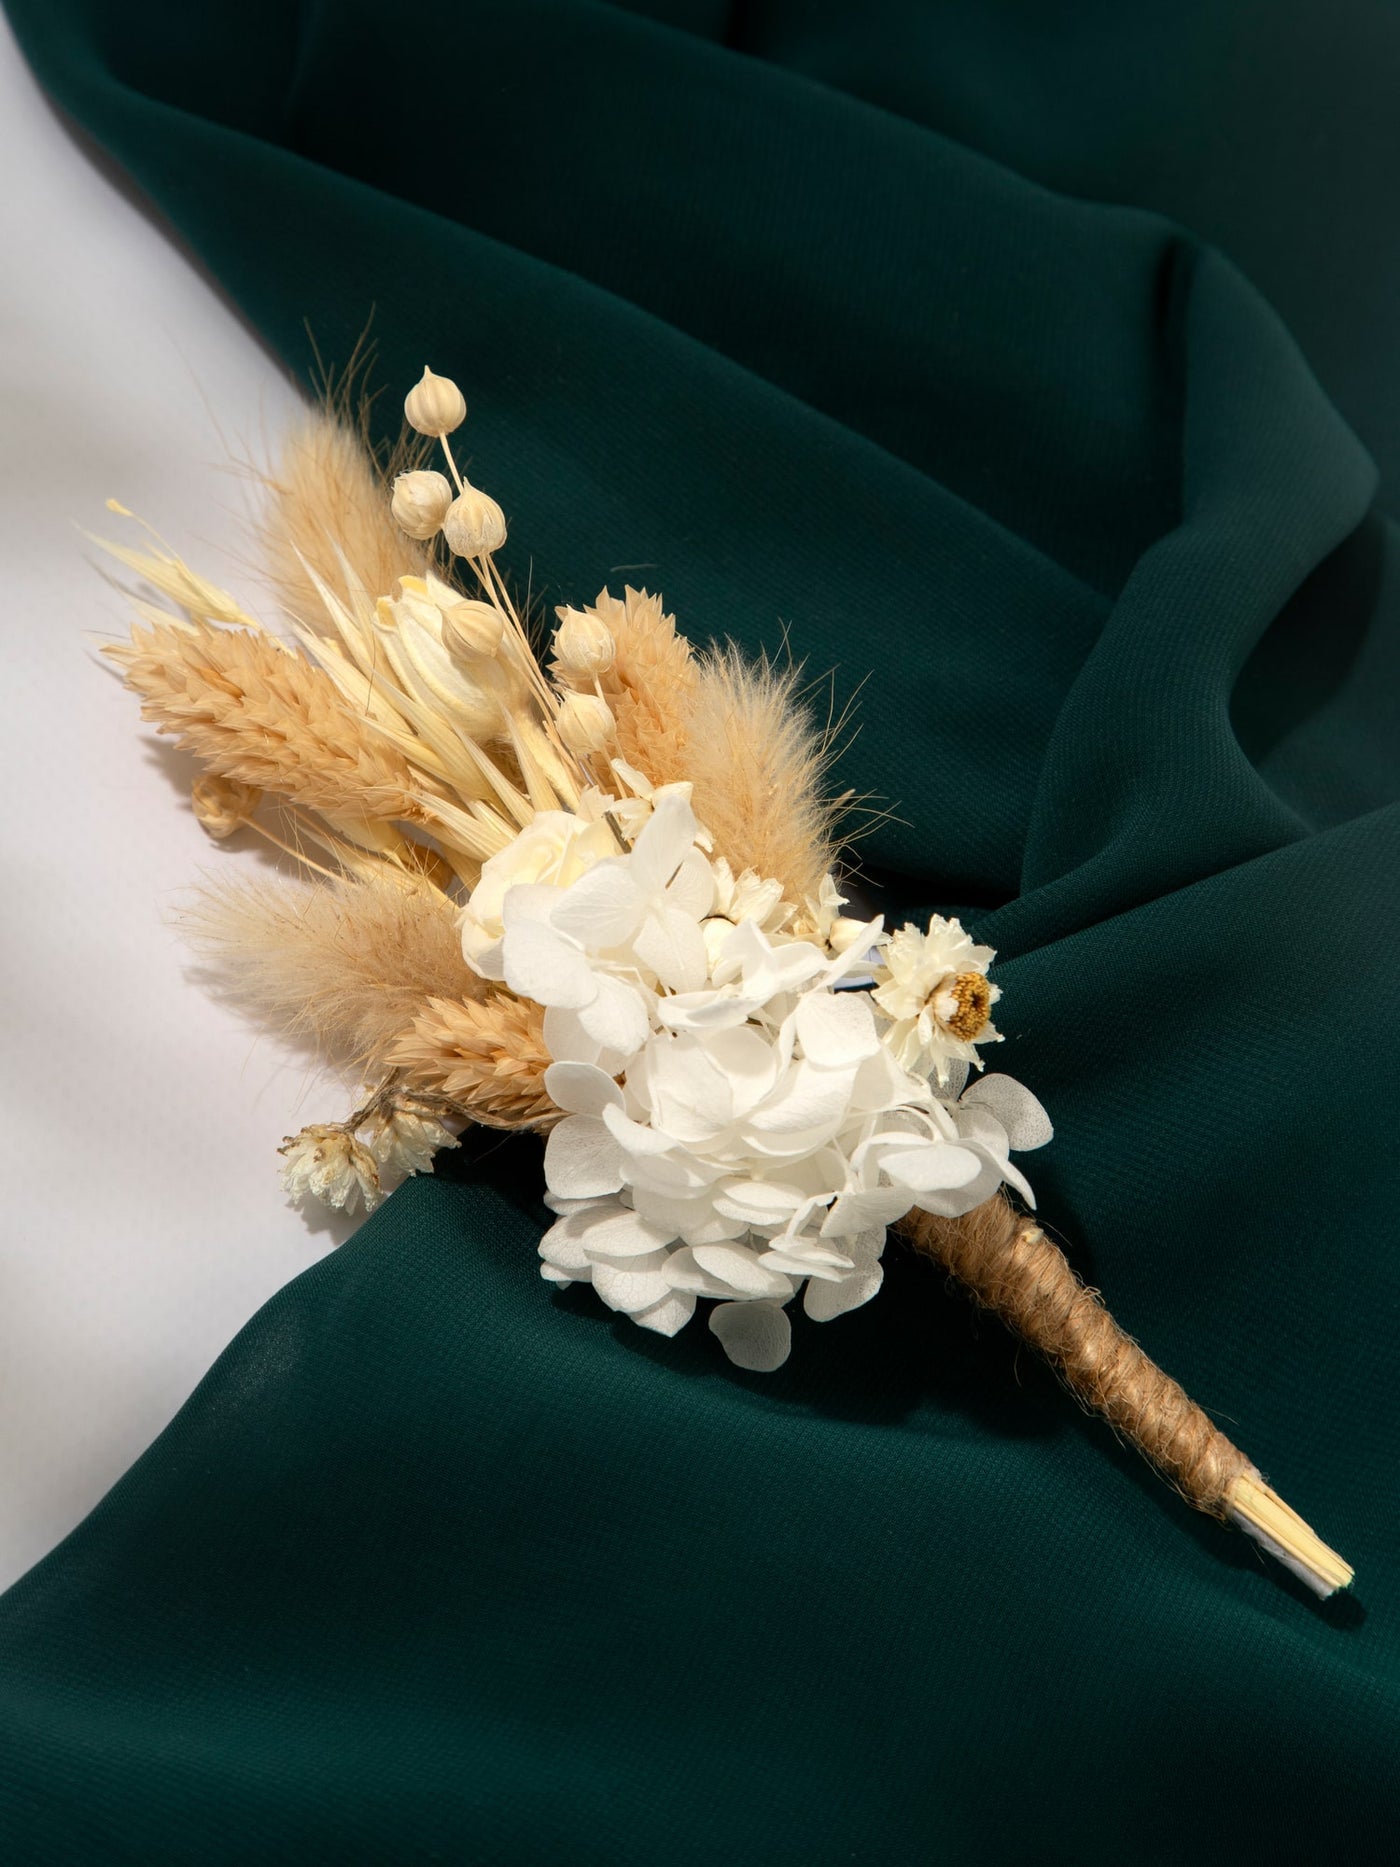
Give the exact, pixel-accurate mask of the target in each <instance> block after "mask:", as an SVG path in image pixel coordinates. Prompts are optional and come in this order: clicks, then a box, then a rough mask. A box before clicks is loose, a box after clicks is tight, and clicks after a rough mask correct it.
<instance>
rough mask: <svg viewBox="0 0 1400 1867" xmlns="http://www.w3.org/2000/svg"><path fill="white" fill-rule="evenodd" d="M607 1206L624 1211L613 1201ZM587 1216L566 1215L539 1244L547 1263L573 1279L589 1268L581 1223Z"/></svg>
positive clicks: (541, 1254)
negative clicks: (565, 1272)
mask: <svg viewBox="0 0 1400 1867" xmlns="http://www.w3.org/2000/svg"><path fill="white" fill-rule="evenodd" d="M601 1203H602V1202H600V1204H601ZM606 1206H607V1209H610V1210H622V1208H619V1207H616V1206H615V1204H614V1202H613V1201H612V1200H608V1201H607V1202H606ZM586 1216H587V1215H586V1214H584V1213H572V1212H570V1213H566V1214H565V1215H564V1217H563V1218H562V1219H560V1220H558V1221H557V1222H556V1223H555V1224H554V1225H551V1226H550V1228H549V1230H548V1231H547V1232H546V1233H545V1235H544V1237H543V1238H542V1239H541V1240H540V1242H539V1254H540V1256H541V1257H542V1258H543V1259H544V1261H545V1263H546V1264H552V1265H553V1266H554V1268H555V1269H556V1270H559V1271H567V1272H568V1274H569V1276H571V1277H579V1276H582V1274H583V1273H584V1272H585V1271H586V1270H587V1269H588V1268H589V1264H588V1254H587V1253H586V1251H585V1250H584V1236H585V1234H584V1229H583V1226H582V1224H581V1223H580V1221H581V1220H582V1219H583V1218H584V1217H586Z"/></svg>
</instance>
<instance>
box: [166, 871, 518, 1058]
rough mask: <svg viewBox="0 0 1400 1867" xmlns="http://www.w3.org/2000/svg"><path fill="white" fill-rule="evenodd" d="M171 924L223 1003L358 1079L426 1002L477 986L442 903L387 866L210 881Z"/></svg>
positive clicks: (448, 907) (436, 893)
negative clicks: (335, 876)
mask: <svg viewBox="0 0 1400 1867" xmlns="http://www.w3.org/2000/svg"><path fill="white" fill-rule="evenodd" d="M180 924H181V927H182V930H183V931H184V932H185V933H186V935H187V936H188V938H189V941H190V944H191V945H192V946H193V947H194V949H195V951H196V952H197V953H198V954H199V955H200V957H201V958H202V959H204V960H205V961H206V962H207V963H208V964H209V965H210V966H211V967H212V968H213V970H214V971H215V973H216V974H217V975H218V977H219V979H220V981H221V983H222V985H223V987H224V989H225V990H226V992H227V994H228V996H229V997H230V998H232V999H234V1000H235V1001H236V1002H237V1003H238V1004H239V1005H240V1006H242V1007H244V1008H245V1009H247V1010H250V1011H253V1012H255V1013H256V1014H257V1015H258V1016H259V1017H260V1018H261V1019H262V1020H263V1021H264V1022H265V1023H267V1024H269V1025H271V1026H272V1027H273V1028H274V1029H276V1030H278V1031H280V1032H281V1033H282V1034H283V1035H284V1036H287V1037H291V1038H295V1039H298V1040H301V1041H309V1042H310V1043H311V1044H313V1045H314V1046H315V1048H316V1050H317V1051H318V1053H319V1054H320V1055H321V1056H322V1057H323V1058H325V1059H326V1060H327V1061H328V1062H333V1063H338V1064H341V1065H343V1066H346V1067H348V1068H351V1069H353V1070H355V1071H357V1072H359V1073H361V1074H364V1075H370V1074H372V1073H374V1072H376V1071H382V1070H384V1069H385V1068H387V1067H388V1053H389V1051H390V1049H391V1048H392V1046H393V1043H394V1040H395V1039H396V1038H398V1037H400V1036H402V1035H403V1033H404V1032H406V1031H407V1030H408V1029H409V1028H410V1027H411V1025H412V1024H413V1020H414V1018H415V1017H416V1015H417V1014H418V1013H419V1012H420V1011H421V1010H422V1009H423V1006H424V1005H425V1003H427V1002H428V1001H429V1000H432V999H438V998H444V999H446V998H462V997H465V996H466V995H467V994H469V993H474V992H480V991H481V990H482V989H483V986H482V981H481V980H480V979H479V978H478V977H477V975H476V974H475V973H474V972H473V971H472V970H471V968H470V967H469V966H468V965H467V963H466V961H465V960H464V959H463V958H462V943H461V937H460V935H459V933H458V931H457V910H456V908H455V907H454V906H453V904H452V902H451V901H450V900H449V898H448V897H447V896H446V895H445V894H443V892H442V891H441V889H438V888H434V887H433V886H432V884H431V883H430V882H427V881H424V880H421V879H419V878H417V877H414V876H411V875H406V874H403V873H401V872H399V871H396V870H393V869H390V868H388V867H387V866H386V867H384V868H383V869H382V870H381V871H380V872H379V873H373V872H371V873H369V874H367V875H366V876H365V877H364V878H363V879H358V880H355V879H350V878H348V877H347V878H346V879H344V880H340V881H334V882H308V881H302V880H299V879H293V878H290V877H287V876H267V877H260V878H258V879H256V880H230V881H222V880H221V881H218V882H211V883H208V884H206V886H205V887H203V888H202V889H200V890H199V892H198V893H197V894H196V896H195V898H194V900H193V902H192V903H191V904H190V905H189V906H188V907H187V908H186V909H185V910H184V912H183V913H182V914H181V916H180Z"/></svg>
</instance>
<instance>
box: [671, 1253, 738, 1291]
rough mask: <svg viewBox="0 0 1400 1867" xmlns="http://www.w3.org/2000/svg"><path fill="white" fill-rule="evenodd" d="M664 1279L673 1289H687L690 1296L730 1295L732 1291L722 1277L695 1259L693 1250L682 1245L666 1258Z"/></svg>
mask: <svg viewBox="0 0 1400 1867" xmlns="http://www.w3.org/2000/svg"><path fill="white" fill-rule="evenodd" d="M666 1279H667V1282H668V1283H669V1284H670V1285H671V1288H672V1289H673V1290H687V1291H689V1292H690V1294H691V1295H692V1296H702V1297H732V1296H733V1294H734V1292H733V1290H732V1289H731V1288H730V1286H729V1285H728V1284H727V1283H726V1282H725V1281H724V1279H723V1278H722V1277H716V1276H715V1275H714V1274H713V1273H712V1272H710V1271H707V1270H706V1269H705V1268H704V1266H703V1265H700V1264H697V1263H696V1261H695V1251H694V1248H693V1247H692V1246H690V1245H682V1246H681V1248H680V1250H679V1251H673V1252H672V1253H671V1255H670V1257H669V1258H667V1260H666Z"/></svg>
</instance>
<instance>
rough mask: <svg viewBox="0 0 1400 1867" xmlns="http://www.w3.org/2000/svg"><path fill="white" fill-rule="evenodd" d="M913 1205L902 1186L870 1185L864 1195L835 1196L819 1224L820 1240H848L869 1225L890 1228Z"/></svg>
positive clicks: (911, 1195)
mask: <svg viewBox="0 0 1400 1867" xmlns="http://www.w3.org/2000/svg"><path fill="white" fill-rule="evenodd" d="M913 1203H914V1195H913V1193H912V1192H911V1191H910V1190H909V1189H908V1188H907V1187H903V1186H873V1187H870V1188H868V1189H867V1190H866V1191H864V1192H857V1193H839V1194H838V1195H837V1197H836V1199H835V1201H834V1202H833V1204H832V1207H831V1211H830V1212H829V1213H828V1214H827V1215H826V1219H825V1221H824V1222H823V1224H822V1237H823V1238H850V1237H854V1236H855V1235H856V1234H857V1233H860V1232H863V1231H865V1229H866V1228H867V1227H868V1226H871V1225H893V1224H894V1222H895V1220H896V1219H902V1218H903V1217H904V1215H905V1213H906V1212H908V1211H909V1209H910V1207H911V1206H912V1205H913Z"/></svg>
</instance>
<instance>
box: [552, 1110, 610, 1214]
mask: <svg viewBox="0 0 1400 1867" xmlns="http://www.w3.org/2000/svg"><path fill="white" fill-rule="evenodd" d="M608 1112H609V1113H611V1112H612V1111H611V1110H609V1111H608ZM544 1172H545V1179H546V1180H547V1181H548V1182H549V1190H550V1192H551V1193H556V1194H558V1195H559V1196H560V1197H561V1198H563V1199H591V1198H593V1197H594V1196H595V1195H597V1194H599V1193H616V1192H618V1191H620V1190H621V1187H622V1149H621V1148H620V1147H619V1146H618V1145H617V1142H616V1141H615V1140H614V1139H613V1137H612V1136H611V1135H610V1134H609V1133H608V1130H607V1129H606V1127H605V1126H604V1125H603V1123H602V1122H600V1121H598V1120H596V1119H595V1118H594V1117H593V1116H591V1115H566V1116H565V1117H564V1119H563V1121H561V1122H560V1123H559V1124H558V1125H557V1126H556V1127H554V1128H552V1129H551V1130H550V1135H549V1139H548V1141H547V1142H546V1143H545V1149H544Z"/></svg>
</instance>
